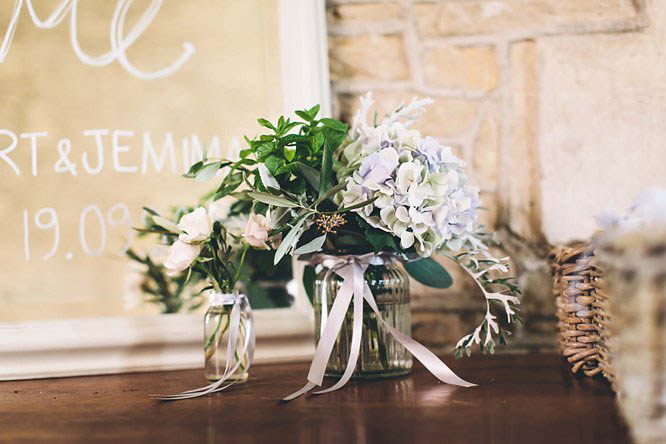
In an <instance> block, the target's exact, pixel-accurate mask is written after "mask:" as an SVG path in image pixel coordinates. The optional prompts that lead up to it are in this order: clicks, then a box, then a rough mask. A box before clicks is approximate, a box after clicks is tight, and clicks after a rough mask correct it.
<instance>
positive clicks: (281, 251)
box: [273, 218, 305, 265]
mask: <svg viewBox="0 0 666 444" xmlns="http://www.w3.org/2000/svg"><path fill="white" fill-rule="evenodd" d="M304 223H305V218H303V219H301V220H299V221H298V222H297V223H296V225H294V226H293V228H292V229H291V230H290V231H289V233H287V235H286V236H285V237H284V239H282V243H280V246H279V247H278V249H277V250H276V251H275V257H274V258H273V265H277V263H278V262H280V259H282V257H283V256H284V255H285V254H286V253H287V251H289V249H290V248H291V247H292V245H294V244H296V242H298V238H299V237H300V234H301V227H302V226H303V224H304Z"/></svg>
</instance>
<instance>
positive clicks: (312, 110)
mask: <svg viewBox="0 0 666 444" xmlns="http://www.w3.org/2000/svg"><path fill="white" fill-rule="evenodd" d="M319 108H320V106H319V104H317V105H315V106H313V107H312V108H310V109H309V110H308V114H310V116H311V117H312V118H313V119H314V118H315V117H317V114H319Z"/></svg>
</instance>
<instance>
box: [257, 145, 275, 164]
mask: <svg viewBox="0 0 666 444" xmlns="http://www.w3.org/2000/svg"><path fill="white" fill-rule="evenodd" d="M272 152H273V144H272V143H270V142H264V143H262V144H261V145H259V146H258V147H257V157H258V158H259V159H260V160H262V159H264V158H265V157H266V156H268V155H269V154H270V153H272Z"/></svg>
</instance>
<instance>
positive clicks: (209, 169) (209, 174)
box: [194, 162, 222, 182]
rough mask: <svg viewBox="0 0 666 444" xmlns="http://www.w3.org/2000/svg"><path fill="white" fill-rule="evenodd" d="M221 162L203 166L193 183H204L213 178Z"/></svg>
mask: <svg viewBox="0 0 666 444" xmlns="http://www.w3.org/2000/svg"><path fill="white" fill-rule="evenodd" d="M221 164H222V162H213V163H209V164H208V165H204V166H203V168H201V169H200V170H199V172H198V173H197V175H196V177H195V178H194V181H195V182H205V181H207V180H210V179H212V178H213V177H215V173H217V172H218V170H219V169H220V165H221Z"/></svg>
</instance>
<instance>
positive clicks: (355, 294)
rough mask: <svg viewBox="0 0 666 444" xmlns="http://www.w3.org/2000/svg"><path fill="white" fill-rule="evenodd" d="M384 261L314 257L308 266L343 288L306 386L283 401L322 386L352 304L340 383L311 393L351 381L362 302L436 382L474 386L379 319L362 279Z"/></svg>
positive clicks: (366, 257)
mask: <svg viewBox="0 0 666 444" xmlns="http://www.w3.org/2000/svg"><path fill="white" fill-rule="evenodd" d="M385 261H386V256H385V255H375V254H366V255H362V256H354V255H348V256H329V255H323V256H317V257H313V258H312V261H311V263H313V264H314V263H320V264H322V265H324V266H325V267H327V268H329V272H334V273H336V274H337V275H338V276H340V277H341V278H342V285H341V287H340V289H339V290H338V293H337V296H336V297H335V301H334V302H333V306H332V307H331V311H330V313H328V315H327V318H328V319H327V320H326V321H325V322H326V325H325V326H324V329H323V332H322V334H321V337H320V339H319V343H318V344H317V348H316V349H315V354H314V358H313V359H312V364H310V371H309V373H308V382H307V383H306V384H305V386H303V388H302V389H300V390H298V391H296V392H294V393H292V394H291V395H289V396H287V397H285V398H283V401H291V400H292V399H295V398H298V397H299V396H301V395H304V394H306V393H308V392H310V391H311V390H312V389H313V388H315V387H318V386H321V385H322V383H323V380H324V372H325V371H326V365H327V363H328V360H329V358H330V356H331V352H332V351H333V346H334V345H335V340H336V338H337V336H338V333H339V332H340V328H341V327H342V323H343V321H344V319H345V314H346V313H347V310H348V309H349V304H350V303H351V302H352V299H353V302H354V308H353V310H354V321H353V329H352V340H351V351H350V352H349V360H348V361H347V367H346V368H345V371H344V373H343V375H342V377H341V378H340V380H339V381H338V382H337V383H335V384H334V385H333V386H331V387H329V388H327V389H324V390H320V391H317V392H313V393H314V394H315V395H321V394H324V393H329V392H332V391H335V390H338V389H339V388H341V387H343V386H344V385H345V384H346V383H347V382H348V381H349V380H350V379H351V377H352V374H353V373H354V369H355V368H356V362H357V360H358V355H359V352H360V349H361V335H362V327H363V324H362V321H363V301H364V300H365V301H366V302H367V303H368V305H369V306H370V308H371V309H372V311H374V312H375V315H376V316H377V319H379V321H380V322H381V323H382V324H383V325H384V327H385V328H386V330H387V331H388V332H389V333H390V334H391V335H392V336H393V337H394V338H395V339H396V340H397V341H398V342H399V343H400V344H402V345H403V346H404V347H405V348H406V349H407V350H409V351H410V352H411V354H412V355H413V356H414V357H415V358H416V359H418V360H419V361H420V362H421V364H423V366H424V367H425V368H427V369H428V371H430V373H432V374H433V375H434V376H435V377H436V378H437V379H439V380H440V381H442V382H444V383H446V384H452V385H458V386H461V387H472V386H475V385H476V384H473V383H471V382H467V381H465V380H464V379H462V378H460V377H458V376H457V375H456V374H455V373H453V371H452V370H451V369H450V368H449V367H448V366H447V365H446V364H444V363H443V362H442V361H441V360H440V359H439V358H438V357H437V356H435V354H434V353H432V352H431V351H430V350H428V349H427V348H426V347H424V346H423V345H422V344H420V343H418V342H417V341H415V340H414V339H412V338H411V337H409V336H407V335H405V334H404V333H402V332H401V331H399V330H397V329H395V328H393V327H392V326H391V325H389V324H388V323H387V322H386V321H384V319H382V317H381V313H380V312H379V308H378V307H377V303H376V301H375V298H374V296H373V295H372V291H371V290H370V287H369V286H368V284H367V282H365V279H364V278H363V275H364V274H365V271H366V270H367V268H368V266H369V265H381V264H384V263H385Z"/></svg>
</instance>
